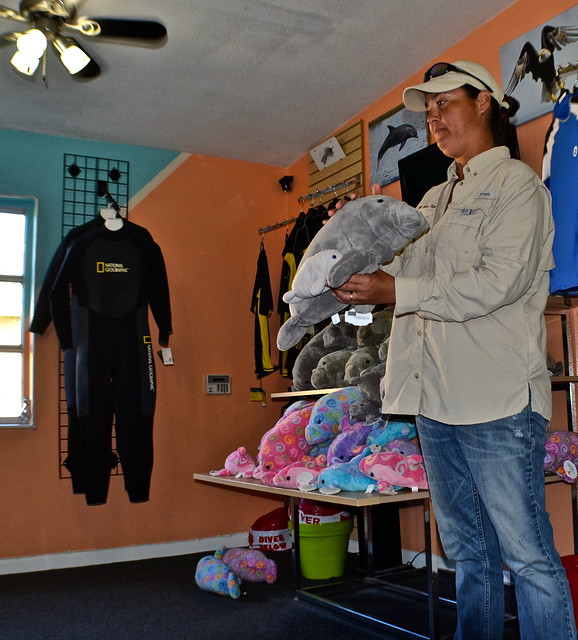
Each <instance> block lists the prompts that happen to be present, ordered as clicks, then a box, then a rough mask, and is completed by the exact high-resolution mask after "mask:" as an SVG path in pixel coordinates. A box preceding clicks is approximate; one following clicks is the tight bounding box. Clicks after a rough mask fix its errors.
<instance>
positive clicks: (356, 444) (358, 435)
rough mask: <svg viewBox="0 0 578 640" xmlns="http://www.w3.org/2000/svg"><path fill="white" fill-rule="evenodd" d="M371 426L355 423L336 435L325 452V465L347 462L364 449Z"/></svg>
mask: <svg viewBox="0 0 578 640" xmlns="http://www.w3.org/2000/svg"><path fill="white" fill-rule="evenodd" d="M372 428H373V427H372V425H371V424H365V423H364V422H356V423H355V424H353V425H352V426H351V427H349V429H346V430H344V431H342V432H341V433H339V434H337V436H336V438H335V440H333V442H332V443H331V444H330V445H329V449H328V450H327V464H328V465H330V464H336V463H338V462H349V461H350V460H351V458H354V457H355V456H356V455H359V454H360V453H361V452H362V451H363V449H364V448H365V440H366V438H367V436H368V435H369V434H370V432H371V430H372Z"/></svg>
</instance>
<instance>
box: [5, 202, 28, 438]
mask: <svg viewBox="0 0 578 640" xmlns="http://www.w3.org/2000/svg"><path fill="white" fill-rule="evenodd" d="M36 208H37V206H36V201H35V200H33V199H30V198H9V197H0V426H2V427H17V426H21V427H30V426H32V425H33V419H32V418H33V412H32V389H33V386H32V371H33V362H32V358H33V349H32V342H33V338H32V335H31V334H30V333H29V332H28V330H27V328H28V324H29V319H30V309H31V301H32V296H33V292H34V286H33V284H34V283H33V272H34V268H33V266H34V242H35V224H36Z"/></svg>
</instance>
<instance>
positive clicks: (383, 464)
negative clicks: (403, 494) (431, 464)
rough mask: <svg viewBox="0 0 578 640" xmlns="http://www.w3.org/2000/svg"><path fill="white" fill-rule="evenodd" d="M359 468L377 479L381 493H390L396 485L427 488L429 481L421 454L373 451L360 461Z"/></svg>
mask: <svg viewBox="0 0 578 640" xmlns="http://www.w3.org/2000/svg"><path fill="white" fill-rule="evenodd" d="M359 470H360V471H361V472H362V473H364V474H365V475H366V476H369V477H370V478H372V479H373V480H377V490H378V491H379V492H380V493H390V492H391V491H393V490H394V488H395V487H417V488H418V489H427V488H428V486H429V485H428V482H427V476H426V473H425V467H424V464H423V458H422V456H419V455H415V454H414V455H411V456H404V455H402V454H400V453H395V452H393V451H381V452H379V453H372V454H370V455H369V456H367V457H366V458H362V459H361V461H360V462H359Z"/></svg>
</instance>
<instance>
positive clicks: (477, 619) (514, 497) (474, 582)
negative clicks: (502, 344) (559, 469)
mask: <svg viewBox="0 0 578 640" xmlns="http://www.w3.org/2000/svg"><path fill="white" fill-rule="evenodd" d="M416 424H417V430H418V435H419V439H420V444H421V447H422V451H423V455H424V461H425V466H426V470H427V474H428V479H429V483H430V491H431V496H432V500H433V505H434V511H435V516H436V520H437V523H438V529H439V533H440V538H441V541H442V545H443V548H444V551H445V553H446V555H447V556H448V558H450V559H451V560H453V561H455V563H456V590H457V610H458V625H457V630H456V634H455V636H454V639H455V640H502V638H503V633H504V585H503V573H502V562H504V563H505V564H506V565H507V566H508V567H509V569H510V570H511V573H512V578H513V581H514V586H515V593H516V601H517V603H518V620H519V625H520V635H521V638H522V640H553V639H554V638H556V640H576V624H575V620H574V614H573V607H572V598H571V595H570V588H569V585H568V581H567V579H566V572H565V570H564V568H563V566H562V564H561V562H560V556H559V554H558V552H557V551H556V549H555V548H554V539H553V534H552V526H551V524H550V519H549V516H548V512H547V511H546V509H545V504H544V498H545V486H544V466H543V464H544V455H545V451H544V444H545V441H546V431H547V426H548V425H547V421H546V420H545V419H544V418H543V417H542V416H540V415H539V414H537V413H535V412H533V411H531V409H530V408H529V407H528V408H526V409H525V410H524V411H522V412H521V413H519V414H516V415H513V416H509V417H507V418H503V419H500V420H495V421H492V422H487V423H482V424H474V425H463V426H462V425H460V426H455V425H447V424H443V423H440V422H435V421H434V420H430V419H429V418H424V417H422V416H418V417H417V419H416Z"/></svg>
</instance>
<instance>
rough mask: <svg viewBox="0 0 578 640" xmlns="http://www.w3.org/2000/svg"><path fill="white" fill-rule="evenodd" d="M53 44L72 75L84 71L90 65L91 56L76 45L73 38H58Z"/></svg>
mask: <svg viewBox="0 0 578 640" xmlns="http://www.w3.org/2000/svg"><path fill="white" fill-rule="evenodd" d="M52 44H53V45H54V48H55V49H56V50H57V51H58V53H59V55H60V60H61V61H62V64H63V65H64V66H65V67H66V68H67V69H68V72H69V73H70V74H72V75H74V74H75V73H78V72H79V71H82V70H83V69H84V68H85V67H86V66H87V65H88V64H89V62H90V56H89V55H88V54H87V53H86V51H83V50H82V49H81V48H80V47H79V46H78V45H77V44H76V41H75V40H74V39H73V38H62V37H56V38H54V40H53V41H52Z"/></svg>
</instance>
